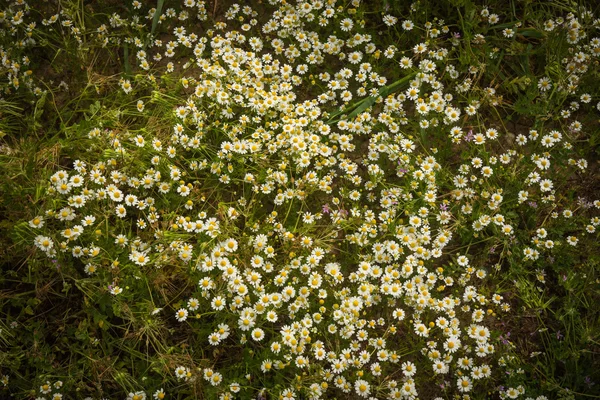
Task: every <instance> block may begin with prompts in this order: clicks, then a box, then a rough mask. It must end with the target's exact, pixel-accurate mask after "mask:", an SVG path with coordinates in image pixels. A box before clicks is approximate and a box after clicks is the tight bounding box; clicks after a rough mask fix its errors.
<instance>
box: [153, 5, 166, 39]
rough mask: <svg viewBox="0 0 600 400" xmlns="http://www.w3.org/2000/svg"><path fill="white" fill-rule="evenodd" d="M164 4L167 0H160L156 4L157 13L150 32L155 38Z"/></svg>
mask: <svg viewBox="0 0 600 400" xmlns="http://www.w3.org/2000/svg"><path fill="white" fill-rule="evenodd" d="M164 3H165V0H158V1H157V2H156V11H155V12H154V18H152V30H151V31H150V32H151V34H152V36H154V32H156V27H157V26H158V19H159V18H160V14H161V13H162V8H163V4H164Z"/></svg>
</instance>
